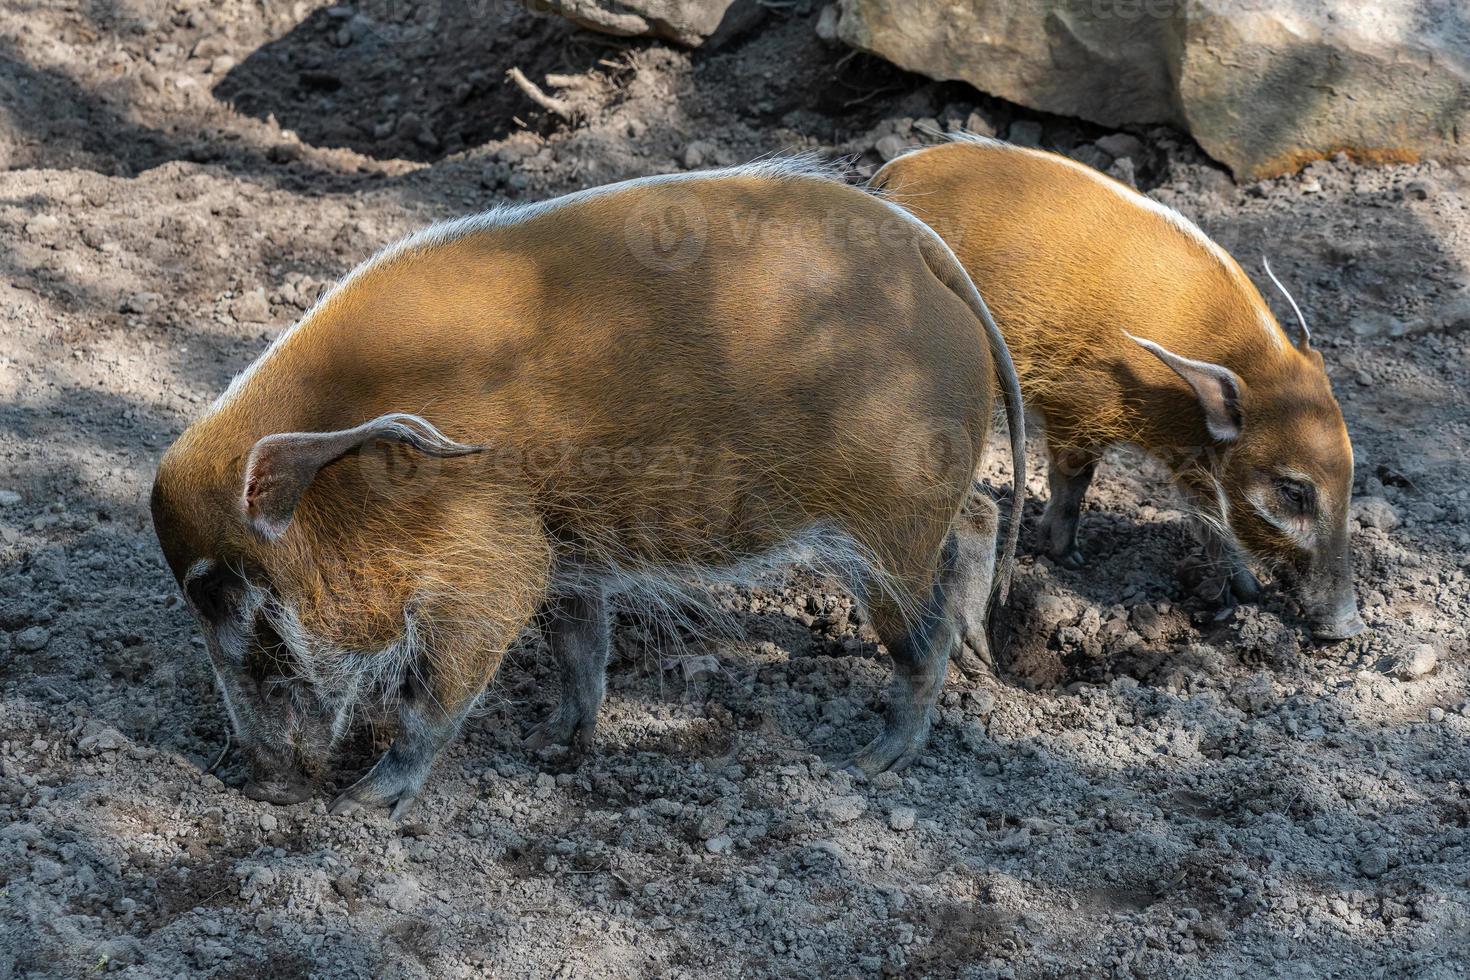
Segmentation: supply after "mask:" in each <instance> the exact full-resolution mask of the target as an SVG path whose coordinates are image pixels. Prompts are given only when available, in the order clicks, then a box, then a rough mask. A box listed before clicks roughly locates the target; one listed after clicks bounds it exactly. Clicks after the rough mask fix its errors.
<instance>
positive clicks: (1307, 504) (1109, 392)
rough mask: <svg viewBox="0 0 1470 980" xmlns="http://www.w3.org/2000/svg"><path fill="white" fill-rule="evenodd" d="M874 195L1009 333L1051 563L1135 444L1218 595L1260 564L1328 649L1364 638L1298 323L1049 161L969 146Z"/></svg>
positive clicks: (909, 160) (926, 161) (1233, 271)
mask: <svg viewBox="0 0 1470 980" xmlns="http://www.w3.org/2000/svg"><path fill="white" fill-rule="evenodd" d="M873 184H874V185H875V186H876V187H878V188H881V190H882V192H883V193H884V194H885V195H886V196H887V197H888V198H889V199H890V200H893V201H896V202H898V203H900V204H903V205H904V206H906V207H908V208H909V209H910V210H912V211H913V212H914V213H915V214H916V215H918V216H919V217H921V218H923V219H924V220H925V221H926V222H928V223H929V224H930V225H931V226H932V227H933V228H935V229H936V230H937V231H939V232H940V234H942V235H943V236H944V237H945V239H946V240H947V241H948V242H949V244H950V247H951V248H953V249H954V251H955V253H956V254H957V255H958V256H959V258H960V261H961V262H963V263H964V265H965V268H966V269H967V270H968V271H969V273H970V275H971V276H972V277H974V280H975V282H976V283H978V284H980V286H981V288H982V289H983V290H984V291H985V298H986V300H987V302H989V304H990V306H991V308H992V309H993V310H994V311H995V316H996V320H997V321H998V322H999V323H1000V325H1001V328H1002V330H1003V331H1004V332H1005V335H1006V341H1007V343H1008V344H1009V345H1010V349H1011V351H1012V353H1013V354H1014V356H1015V359H1016V367H1017V370H1018V372H1019V373H1020V376H1021V387H1022V390H1023V392H1024V394H1025V397H1026V401H1027V403H1028V405H1029V406H1030V407H1031V408H1032V409H1034V410H1035V411H1036V412H1037V413H1038V414H1039V415H1040V416H1041V417H1042V418H1043V420H1044V421H1045V426H1046V442H1047V450H1048V454H1049V457H1050V466H1049V469H1048V482H1049V484H1050V488H1051V496H1050V499H1049V500H1048V502H1047V506H1046V511H1045V514H1044V515H1043V518H1042V524H1041V536H1042V547H1043V548H1044V549H1045V551H1046V552H1047V553H1048V554H1050V555H1051V556H1052V557H1053V558H1054V559H1056V560H1057V561H1059V562H1061V563H1063V564H1065V565H1068V566H1071V567H1078V566H1080V565H1081V564H1082V562H1083V555H1082V552H1081V551H1080V549H1079V548H1078V542H1077V526H1078V519H1079V516H1080V509H1081V504H1082V498H1083V495H1084V494H1085V493H1086V491H1087V487H1088V484H1089V482H1090V481H1091V480H1092V477H1093V474H1094V472H1096V469H1097V465H1098V461H1099V460H1100V459H1101V458H1102V454H1103V451H1104V450H1105V449H1106V448H1107V447H1108V446H1111V445H1114V444H1117V443H1132V444H1135V445H1137V446H1140V447H1142V448H1143V449H1144V450H1146V451H1148V452H1149V453H1151V454H1152V455H1154V456H1156V457H1157V458H1159V459H1160V460H1162V461H1163V462H1164V463H1165V464H1166V465H1167V466H1168V467H1169V468H1170V470H1171V471H1172V473H1173V475H1174V479H1175V481H1176V482H1177V483H1178V485H1179V486H1180V487H1182V488H1183V490H1184V491H1185V492H1186V494H1187V495H1188V497H1189V499H1190V500H1191V501H1192V502H1193V504H1194V506H1195V508H1196V512H1197V514H1198V516H1199V517H1200V519H1201V523H1202V526H1203V527H1204V529H1205V532H1206V538H1207V545H1208V550H1209V552H1210V554H1211V555H1212V557H1214V558H1215V559H1216V560H1218V561H1219V562H1221V563H1222V564H1223V565H1224V566H1225V569H1224V570H1225V575H1224V579H1225V581H1226V586H1225V592H1224V594H1222V597H1221V598H1222V600H1224V601H1225V602H1226V603H1227V604H1229V603H1230V602H1231V601H1232V598H1242V599H1245V598H1253V597H1254V596H1255V595H1256V593H1257V590H1258V585H1257V583H1256V580H1255V577H1254V576H1253V575H1252V574H1251V572H1250V571H1249V569H1248V568H1247V566H1246V564H1245V563H1244V561H1243V560H1242V556H1246V557H1250V558H1254V559H1256V560H1258V561H1259V562H1261V563H1262V564H1263V565H1265V566H1267V567H1269V568H1271V569H1272V570H1273V571H1281V572H1285V573H1287V576H1288V577H1290V578H1292V579H1294V580H1295V591H1296V595H1297V597H1298V598H1299V600H1300V603H1301V605H1302V608H1303V611H1304V613H1305V615H1306V618H1307V620H1308V621H1309V623H1310V625H1311V628H1312V631H1313V633H1314V634H1315V635H1316V636H1317V637H1318V638H1320V639H1324V640H1336V639H1343V638H1346V637H1350V636H1353V635H1355V634H1357V633H1359V632H1361V631H1362V630H1363V628H1364V626H1363V621H1362V619H1361V618H1360V617H1359V615H1358V609H1357V599H1356V594H1355V592H1354V589H1353V562H1352V553H1351V548H1350V544H1349V539H1348V507H1349V503H1350V497H1351V494H1352V485H1353V448H1352V444H1351V442H1350V441H1349V439H1348V432H1347V427H1346V426H1345V425H1344V424H1343V418H1342V410H1341V408H1339V406H1338V404H1337V399H1336V398H1334V397H1333V394H1332V387H1331V385H1330V383H1329V382H1328V378H1327V372H1326V370H1325V369H1324V366H1323V362H1322V355H1321V354H1320V353H1319V352H1318V351H1317V350H1315V349H1314V348H1313V347H1312V346H1311V342H1310V336H1309V332H1308V330H1307V326H1306V322H1305V320H1304V319H1302V318H1301V317H1300V312H1299V311H1297V313H1298V321H1299V323H1298V326H1297V335H1296V337H1295V338H1292V337H1290V336H1288V335H1287V333H1286V332H1285V331H1284V330H1283V329H1282V327H1281V325H1280V324H1279V323H1278V322H1277V320H1276V317H1275V316H1273V315H1272V313H1271V310H1270V307H1268V306H1267V304H1266V302H1265V301H1264V300H1263V299H1262V298H1261V294H1260V293H1259V291H1257V289H1256V287H1255V286H1254V285H1253V284H1252V283H1251V280H1250V279H1249V278H1248V277H1247V276H1246V274H1245V273H1244V272H1243V271H1242V270H1241V268H1240V266H1239V265H1238V264H1237V263H1236V262H1235V260H1234V259H1233V258H1231V257H1230V255H1229V254H1227V253H1226V252H1225V250H1224V249H1222V248H1221V247H1220V246H1219V245H1217V244H1216V243H1215V242H1214V241H1212V240H1211V239H1210V238H1209V237H1207V236H1206V235H1205V234H1204V233H1203V232H1201V231H1200V230H1199V228H1197V227H1196V226H1195V225H1194V224H1192V223H1191V222H1190V221H1188V220H1187V219H1185V218H1184V217H1183V216H1181V215H1179V214H1178V213H1176V212H1174V211H1173V210H1171V209H1169V208H1167V207H1165V206H1163V205H1162V204H1159V203H1158V202H1156V201H1154V200H1152V199H1151V198H1149V197H1146V196H1144V195H1142V194H1139V193H1138V192H1136V191H1134V190H1133V189H1132V188H1130V187H1127V186H1125V185H1123V184H1121V183H1119V182H1118V181H1115V180H1113V179H1111V178H1109V177H1106V176H1104V175H1103V174H1100V173H1098V172H1097V171H1095V170H1093V169H1092V168H1090V167H1087V166H1085V165H1083V164H1080V163H1078V162H1076V161H1074V160H1070V159H1068V158H1066V157H1064V156H1060V155H1057V154H1054V153H1048V152H1045V151H1042V150H1036V149H1029V148H1020V147H1014V146H1011V145H1008V144H1005V143H1001V142H998V141H995V140H989V139H982V138H975V137H966V136H956V138H955V139H954V140H953V141H951V142H948V143H944V144H941V145H937V146H932V147H928V148H925V149H921V150H916V151H914V152H912V153H909V154H907V155H904V156H901V157H899V158H898V159H895V160H893V161H892V162H890V163H889V164H888V165H886V166H885V167H883V169H882V170H880V171H879V172H878V173H877V174H876V175H875V177H874V178H873ZM1267 272H1268V274H1269V268H1268V269H1267ZM1278 285H1279V284H1278ZM1282 291H1283V293H1285V288H1284V287H1282ZM1287 298H1288V299H1290V296H1289V294H1288V296H1287ZM1292 306H1293V309H1295V308H1296V304H1295V301H1294V300H1293V301H1292Z"/></svg>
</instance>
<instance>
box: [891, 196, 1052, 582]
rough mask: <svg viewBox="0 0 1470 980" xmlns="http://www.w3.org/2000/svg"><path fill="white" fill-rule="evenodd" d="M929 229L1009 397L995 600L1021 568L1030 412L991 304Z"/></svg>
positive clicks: (948, 279) (945, 273)
mask: <svg viewBox="0 0 1470 980" xmlns="http://www.w3.org/2000/svg"><path fill="white" fill-rule="evenodd" d="M915 220H917V219H915ZM924 229H925V230H926V231H928V232H929V234H928V236H926V237H924V238H921V239H920V250H921V251H922V253H923V255H924V260H925V261H926V262H927V263H928V264H929V268H930V270H931V271H933V273H934V275H935V277H936V278H938V279H939V281H940V282H942V283H944V285H946V286H948V287H949V288H950V289H951V290H952V291H953V292H954V293H955V295H957V296H959V297H960V298H961V299H963V300H964V301H965V302H966V303H968V304H969V306H970V309H971V310H973V311H974V312H975V315H976V316H977V317H979V318H980V322H981V323H983V324H984V325H985V336H986V338H987V339H988V340H989V342H990V357H991V361H992V363H993V365H994V367H995V375H996V379H997V381H998V382H999V383H1000V387H1001V391H1002V393H1003V397H1004V399H1005V406H1006V428H1007V430H1008V431H1009V433H1010V437H1011V483H1012V487H1011V505H1010V509H1009V510H1008V511H1007V513H1006V533H1005V545H1004V546H1003V547H1001V548H999V549H998V550H997V554H996V561H995V587H994V590H993V591H994V595H995V597H996V599H997V600H999V601H1000V602H1005V601H1006V597H1007V596H1008V595H1009V594H1010V588H1011V576H1012V575H1013V574H1014V573H1015V570H1016V545H1017V543H1018V542H1019V541H1020V537H1021V510H1022V507H1023V506H1024V505H1025V503H1026V415H1025V409H1024V407H1023V406H1022V404H1021V379H1020V378H1019V377H1018V376H1017V375H1016V364H1015V362H1014V361H1012V360H1011V350H1010V348H1009V347H1007V346H1006V339H1005V337H1004V336H1002V335H1001V332H1000V328H999V327H997V326H996V325H995V318H994V317H993V316H991V315H990V307H988V306H986V305H985V300H984V298H983V297H981V295H980V290H978V289H976V288H975V283H974V282H973V281H972V280H971V279H970V274H969V273H968V272H966V271H965V267H964V266H962V265H961V264H960V260H959V259H958V258H957V257H956V256H955V254H954V252H953V251H951V250H950V247H949V246H948V245H947V244H945V241H944V239H942V238H940V237H939V234H938V233H937V232H935V231H934V230H933V229H931V228H929V227H928V226H927V225H924Z"/></svg>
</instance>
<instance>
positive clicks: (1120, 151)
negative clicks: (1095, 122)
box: [1095, 133, 1143, 163]
mask: <svg viewBox="0 0 1470 980" xmlns="http://www.w3.org/2000/svg"><path fill="white" fill-rule="evenodd" d="M1095 145H1096V146H1097V148H1098V149H1099V150H1102V151H1103V152H1104V153H1106V154H1108V155H1109V156H1111V157H1127V158H1128V159H1130V160H1132V161H1134V162H1135V163H1136V162H1138V161H1139V160H1141V159H1143V140H1141V139H1139V138H1138V137H1137V136H1134V135H1132V134H1131V133H1109V134H1108V135H1107V136H1104V137H1102V138H1101V139H1099V140H1097V141H1096V144H1095Z"/></svg>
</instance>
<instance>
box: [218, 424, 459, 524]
mask: <svg viewBox="0 0 1470 980" xmlns="http://www.w3.org/2000/svg"><path fill="white" fill-rule="evenodd" d="M378 440H382V441H387V442H400V443H403V444H405V445H407V446H412V447H413V448H414V449H416V450H418V451H419V452H421V453H424V454H426V455H428V456H437V457H440V458H444V457H449V456H468V455H470V454H471V453H478V452H481V451H483V449H484V447H483V446H467V445H465V444H463V443H459V442H455V441H454V440H453V439H450V438H448V437H447V436H445V435H444V433H442V432H440V431H439V430H438V429H436V428H434V426H432V425H430V424H429V423H428V422H426V421H424V420H423V419H421V418H419V417H418V416H417V415H408V414H405V413H402V412H394V413H392V414H389V415H382V416H379V417H378V418H375V419H373V420H372V421H371V422H364V423H363V424H362V425H359V426H357V427H356V428H352V429H342V430H339V431H336V432H278V433H276V434H275V435H269V436H266V437H265V438H263V439H261V440H260V441H259V442H257V443H256V444H255V446H254V448H252V449H251V450H250V457H249V459H247V460H246V462H245V484H244V487H243V488H242V489H241V497H240V505H241V507H242V508H243V510H244V512H245V519H246V520H247V521H248V522H249V523H250V526H251V527H253V528H254V529H255V530H256V532H257V533H258V534H260V536H261V537H263V538H266V539H267V540H271V541H274V540H275V539H277V538H279V537H280V536H281V535H282V534H285V533H286V528H287V527H288V526H290V524H291V515H292V514H293V513H295V511H296V504H297V502H298V501H299V500H300V499H301V495H302V494H303V493H305V492H306V488H307V487H309V486H311V481H312V480H314V479H316V474H317V471H319V470H320V469H321V468H322V467H323V466H326V465H327V464H328V463H330V462H332V461H333V460H335V459H340V458H341V457H343V456H345V455H347V454H348V453H350V452H353V451H355V450H357V449H359V448H361V447H362V446H363V445H365V444H367V443H369V442H374V441H378Z"/></svg>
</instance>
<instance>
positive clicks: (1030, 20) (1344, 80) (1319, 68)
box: [837, 0, 1470, 179]
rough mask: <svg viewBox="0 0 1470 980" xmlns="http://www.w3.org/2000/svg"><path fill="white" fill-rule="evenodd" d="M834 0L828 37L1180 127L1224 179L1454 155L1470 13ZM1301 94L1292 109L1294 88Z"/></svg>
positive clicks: (1092, 115) (956, 75)
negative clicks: (1326, 162) (1337, 161)
mask: <svg viewBox="0 0 1470 980" xmlns="http://www.w3.org/2000/svg"><path fill="white" fill-rule="evenodd" d="M1155 8H1157V5H1152V4H1141V3H1121V4H1120V3H1103V4H1088V3H1083V2H1078V0H1037V2H1035V3H1029V4H998V3H990V2H987V0H968V2H960V3H951V2H948V0H840V17H839V18H838V21H837V34H838V36H839V37H840V38H841V39H842V40H844V41H846V42H847V43H848V44H851V45H852V46H854V47H857V48H860V49H862V50H864V51H870V52H872V53H874V54H877V55H880V56H881V57H884V58H887V59H888V60H889V61H892V62H894V63H895V64H897V65H899V66H900V67H903V68H906V69H908V70H910V71H916V72H920V73H922V74H925V75H927V76H929V77H930V78H935V79H940V80H945V81H950V80H960V81H965V82H969V83H970V84H972V85H974V86H975V87H976V88H979V89H980V90H982V91H985V92H989V93H991V94H993V95H998V96H1001V97H1002V98H1006V99H1009V100H1010V101H1012V102H1018V103H1020V104H1021V105H1025V106H1029V107H1031V108H1033V109H1041V110H1044V111H1047V112H1056V113H1061V114H1064V115H1070V116H1081V117H1082V118H1084V119H1089V120H1091V121H1093V122H1096V123H1100V124H1102V125H1110V126H1118V125H1128V124H1139V123H1165V124H1169V125H1174V126H1179V127H1180V128H1184V129H1187V130H1188V131H1189V132H1190V133H1191V134H1192V135H1193V136H1194V138H1195V139H1196V140H1198V141H1199V143H1200V145H1201V146H1202V147H1203V148H1204V149H1205V152H1207V153H1209V154H1210V155H1211V156H1213V157H1214V158H1215V159H1217V160H1220V161H1222V162H1223V163H1225V164H1227V165H1228V166H1229V167H1230V168H1231V170H1232V171H1234V173H1235V175H1236V177H1237V179H1248V178H1259V177H1265V176H1274V175H1276V174H1281V173H1286V172H1289V171H1292V170H1295V169H1297V168H1299V167H1301V166H1302V165H1303V164H1306V163H1308V162H1310V161H1312V160H1316V159H1322V158H1326V157H1331V156H1332V155H1333V154H1334V153H1337V152H1339V151H1342V150H1347V151H1349V152H1350V153H1354V154H1356V155H1358V156H1360V157H1365V158H1368V159H1374V160H1383V161H1393V160H1410V159H1416V158H1419V157H1437V158H1442V159H1446V160H1458V159H1463V158H1464V157H1465V156H1466V146H1465V143H1464V141H1463V138H1458V139H1457V138H1456V137H1455V136H1454V135H1453V134H1454V133H1456V132H1459V133H1464V132H1466V131H1467V130H1470V17H1467V14H1466V12H1465V8H1464V7H1463V6H1462V5H1461V4H1458V3H1457V2H1455V0H1424V2H1423V3H1422V4H1421V5H1420V6H1419V7H1417V8H1416V15H1415V16H1414V17H1406V18H1392V17H1386V16H1385V15H1384V13H1383V8H1381V6H1380V5H1378V4H1365V3H1361V2H1358V0H1281V2H1280V3H1275V4H1266V5H1263V4H1260V3H1257V2H1254V0H1194V2H1191V3H1187V4H1173V5H1169V11H1168V15H1167V16H1163V15H1160V14H1159V13H1157V11H1156V9H1155ZM1303 92H1311V93H1313V95H1312V98H1311V106H1310V111H1303V103H1302V93H1303Z"/></svg>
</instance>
